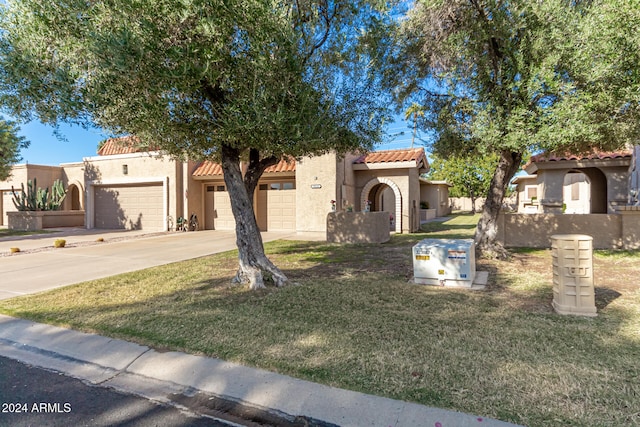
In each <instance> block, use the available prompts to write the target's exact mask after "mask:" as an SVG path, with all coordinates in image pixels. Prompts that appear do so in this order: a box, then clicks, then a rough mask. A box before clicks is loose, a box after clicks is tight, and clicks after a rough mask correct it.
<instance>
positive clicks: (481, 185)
mask: <svg viewBox="0 0 640 427" xmlns="http://www.w3.org/2000/svg"><path fill="white" fill-rule="evenodd" d="M496 161H497V157H496V156H495V155H488V156H483V157H479V156H475V157H470V156H466V157H459V156H451V157H448V158H447V159H446V160H445V159H443V158H440V157H438V156H436V155H432V161H431V163H430V165H431V169H430V170H429V178H430V179H434V180H443V181H447V182H448V183H450V184H451V185H453V187H451V188H450V189H449V195H450V196H451V197H469V198H470V199H471V210H472V213H475V212H476V200H477V199H478V198H479V197H484V196H485V195H486V194H487V191H489V184H490V183H491V177H492V176H493V171H494V169H495V164H496Z"/></svg>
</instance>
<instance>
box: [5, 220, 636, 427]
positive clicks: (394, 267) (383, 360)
mask: <svg viewBox="0 0 640 427" xmlns="http://www.w3.org/2000/svg"><path fill="white" fill-rule="evenodd" d="M472 221H473V219H470V218H469V217H466V216H465V217H459V216H458V217H453V218H452V219H451V220H449V221H447V222H445V223H441V224H438V225H433V223H430V224H429V228H433V231H432V232H430V233H420V234H415V235H408V236H407V235H396V236H394V237H393V238H392V240H391V241H390V242H389V243H388V244H383V245H332V244H326V243H317V242H289V241H278V242H273V243H270V244H267V245H266V248H267V252H268V253H269V256H270V258H271V259H273V260H274V261H275V263H276V264H277V265H279V266H281V268H283V269H284V271H285V273H286V274H287V275H288V276H289V277H290V279H291V281H292V282H294V283H296V285H292V286H288V287H285V288H282V289H273V288H270V289H267V290H262V291H258V292H251V291H247V290H246V289H243V288H238V287H231V286H229V281H230V278H231V277H232V276H233V273H234V272H235V268H236V262H237V261H236V258H235V257H236V256H237V254H236V253H235V252H229V253H225V254H219V255H215V256H211V257H206V258H200V259H196V260H191V261H186V262H181V263H176V264H171V265H166V266H161V267H156V268H152V269H148V270H143V271H139V272H135V273H129V274H123V275H119V276H115V277H111V278H107V279H102V280H96V281H92V282H88V283H84V284H80V285H76V286H70V287H66V288H61V289H57V290H54V291H51V292H48V293H44V294H40V295H33V296H28V297H21V298H15V299H12V300H6V301H1V302H0V312H2V313H4V314H9V315H14V316H19V317H25V318H29V319H32V320H35V321H40V322H46V323H52V324H56V325H62V326H69V327H73V328H76V329H80V330H84V331H91V332H97V333H101V334H104V335H108V336H112V337H116V338H122V339H126V340H131V341H136V342H139V343H142V344H147V345H150V346H153V347H155V348H159V349H173V350H179V351H186V352H189V353H194V354H202V355H208V356H214V357H220V358H222V359H225V360H230V361H234V362H238V363H242V364H246V365H250V366H256V367H259V368H263V369H268V370H272V371H276V372H280V373H283V374H287V375H292V376H295V377H298V378H303V379H307V380H311V381H316V382H320V383H324V384H328V385H332V386H337V387H342V388H348V389H352V390H357V391H361V392H365V393H372V394H377V395H381V396H387V397H390V398H394V399H403V400H409V401H414V402H418V403H422V404H426V405H433V406H437V407H442V408H448V409H455V410H459V411H463V412H469V413H473V414H477V415H481V416H488V417H494V418H498V419H502V420H506V421H511V422H516V423H520V424H525V425H529V426H558V425H573V426H585V425H590V426H592V425H593V426H600V425H602V426H604V425H611V426H618V425H640V399H639V396H640V381H638V378H640V364H639V363H638V360H639V357H640V324H639V322H640V291H639V290H638V288H637V287H629V288H628V289H627V288H625V289H619V290H618V291H617V295H616V296H615V297H611V298H609V297H610V294H606V293H605V292H604V291H601V292H600V296H598V305H599V306H598V308H599V315H598V317H597V318H582V317H567V316H559V315H556V314H554V313H553V312H552V310H551V309H550V302H551V299H552V292H551V285H550V282H549V274H547V273H546V269H547V266H548V267H549V270H550V265H549V262H550V255H549V253H548V251H546V252H545V251H538V252H535V253H515V254H514V256H513V258H512V259H511V260H510V261H508V262H501V261H479V262H478V264H479V268H481V269H485V270H489V271H491V273H492V274H491V279H490V284H489V286H488V289H487V291H484V292H470V291H464V290H452V289H443V288H437V287H428V286H419V285H413V284H409V283H408V280H409V279H410V278H411V276H412V265H411V257H410V248H411V246H412V245H413V244H415V242H417V241H419V240H421V239H423V238H426V237H433V236H441V235H445V236H449V235H451V234H453V235H458V234H463V235H465V236H466V237H470V235H472V233H473V230H472V229H469V228H463V227H467V226H468V225H469V222H472ZM599 256H600V255H599ZM606 256H614V255H606ZM616 256H617V255H616ZM628 257H631V261H630V262H625V260H626V259H627V258H628ZM637 257H638V253H637V252H633V253H629V254H624V255H621V256H620V260H619V262H617V263H616V265H615V269H616V270H618V271H623V270H624V271H628V272H629V274H630V275H631V276H632V277H637V275H638V273H640V267H638V266H637V264H638V263H637ZM597 262H598V263H599V264H601V265H602V266H604V267H606V266H607V265H608V261H607V260H599V261H597ZM604 267H603V268H604ZM603 274H605V275H607V273H606V272H604V273H603ZM634 275H635V276H634ZM603 283H604V282H603ZM603 286H604V287H607V286H609V285H603ZM611 286H613V285H611ZM612 291H613V288H612ZM597 295H598V294H597ZM603 295H604V296H607V298H608V299H603V298H604V297H603Z"/></svg>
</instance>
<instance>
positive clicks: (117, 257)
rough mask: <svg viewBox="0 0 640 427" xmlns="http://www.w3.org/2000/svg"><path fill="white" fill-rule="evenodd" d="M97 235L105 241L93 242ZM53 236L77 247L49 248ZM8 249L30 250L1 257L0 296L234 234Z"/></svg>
mask: <svg viewBox="0 0 640 427" xmlns="http://www.w3.org/2000/svg"><path fill="white" fill-rule="evenodd" d="M102 236H104V238H105V240H106V242H104V243H98V242H96V239H97V237H102ZM57 238H65V239H66V240H67V244H68V245H70V246H71V245H76V246H75V247H66V248H61V249H53V248H52V247H51V246H52V245H53V241H54V240H55V239H57ZM262 238H263V240H264V241H265V242H268V241H272V240H277V239H285V238H289V239H297V238H298V236H296V233H290V232H265V233H262ZM109 239H112V240H114V241H109ZM122 239H124V240H122ZM34 242H36V243H34ZM10 247H19V248H20V249H21V250H25V249H28V250H30V251H31V252H29V251H27V253H19V254H14V255H10V256H0V299H7V298H13V297H16V296H19V295H26V294H32V293H36V292H41V291H46V290H49V289H54V288H58V287H61V286H66V285H71V284H74V283H79V282H84V281H87V280H92V279H99V278H103V277H108V276H113V275H115V274H120V273H126V272H130V271H135V270H141V269H144V268H148V267H154V266H157V265H162V264H168V263H172V262H177V261H184V260H187V259H191V258H198V257H202V256H205V255H210V254H214V253H219V252H224V251H228V250H232V249H235V248H236V238H235V232H233V231H214V230H207V231H199V232H189V233H169V234H167V233H160V234H155V235H144V234H141V232H131V234H129V235H127V234H126V233H122V232H118V234H115V232H113V231H111V232H109V231H105V230H100V231H95V230H91V231H85V232H79V234H74V233H73V232H71V231H69V232H68V233H66V234H65V233H64V232H62V234H59V233H55V234H54V233H51V234H45V235H38V236H37V237H35V236H25V237H14V238H11V239H7V238H4V239H2V241H0V253H3V254H4V253H6V252H8V251H9V248H10Z"/></svg>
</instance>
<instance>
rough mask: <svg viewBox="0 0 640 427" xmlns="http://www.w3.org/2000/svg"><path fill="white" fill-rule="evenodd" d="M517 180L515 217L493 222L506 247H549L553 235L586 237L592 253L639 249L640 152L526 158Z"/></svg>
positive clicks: (630, 150) (509, 215)
mask: <svg viewBox="0 0 640 427" xmlns="http://www.w3.org/2000/svg"><path fill="white" fill-rule="evenodd" d="M524 170H525V172H526V173H527V174H526V175H522V176H518V177H517V178H516V179H515V180H514V181H513V183H514V184H516V186H517V193H518V211H517V213H514V214H503V215H501V217H500V218H499V220H498V228H499V233H498V240H500V241H502V242H503V243H504V244H505V246H507V247H519V246H527V247H549V245H550V236H551V235H553V234H575V233H577V234H588V235H590V236H592V237H593V239H594V240H593V244H594V247H595V248H609V249H638V248H640V203H639V202H638V199H637V195H638V194H639V193H640V188H639V186H640V179H639V178H638V176H639V175H640V173H639V171H640V147H638V146H636V147H633V148H628V149H624V150H620V151H617V152H611V153H605V152H593V153H590V154H585V155H568V154H567V155H546V154H540V155H537V156H534V157H532V158H531V161H530V162H529V163H528V164H527V165H526V166H525V167H524Z"/></svg>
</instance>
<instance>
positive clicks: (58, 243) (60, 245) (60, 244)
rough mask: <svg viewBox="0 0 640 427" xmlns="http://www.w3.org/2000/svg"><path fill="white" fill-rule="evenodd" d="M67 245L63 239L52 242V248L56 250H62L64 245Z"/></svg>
mask: <svg viewBox="0 0 640 427" xmlns="http://www.w3.org/2000/svg"><path fill="white" fill-rule="evenodd" d="M66 244H67V241H66V240H64V239H56V241H55V242H53V246H54V247H56V248H64V245H66Z"/></svg>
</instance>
